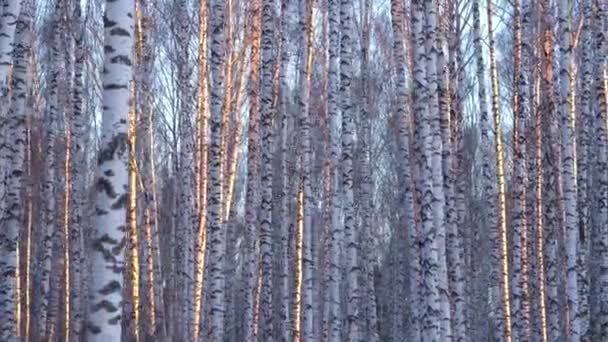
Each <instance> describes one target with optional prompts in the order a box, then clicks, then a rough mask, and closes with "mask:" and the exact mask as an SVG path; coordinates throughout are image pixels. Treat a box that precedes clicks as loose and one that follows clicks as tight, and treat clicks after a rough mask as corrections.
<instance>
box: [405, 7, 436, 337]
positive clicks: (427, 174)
mask: <svg viewBox="0 0 608 342" xmlns="http://www.w3.org/2000/svg"><path fill="white" fill-rule="evenodd" d="M412 10H413V18H412V24H413V26H414V27H413V30H412V31H413V38H414V45H415V50H414V96H415V102H414V112H415V116H416V120H417V122H416V124H417V125H419V127H420V128H419V129H420V139H421V141H422V144H421V150H422V151H421V153H420V158H421V164H420V165H421V170H420V175H419V177H420V179H421V184H420V185H421V190H422V193H421V198H420V216H421V226H422V234H421V261H420V264H421V272H422V275H423V276H422V286H423V293H421V295H422V298H424V299H425V300H426V303H425V305H424V306H423V307H424V310H423V311H422V313H421V324H422V327H421V337H422V339H423V340H429V341H439V340H441V334H442V330H441V302H440V294H439V273H440V272H441V270H440V266H439V251H438V246H437V244H438V241H437V230H436V226H435V222H434V220H433V219H434V212H433V197H434V196H433V178H432V169H433V164H432V155H431V154H432V150H433V135H432V133H431V123H432V117H431V115H430V111H429V108H430V103H429V100H430V99H431V98H430V93H429V91H428V88H427V81H428V78H427V72H428V70H427V69H426V68H425V66H426V61H427V54H426V51H425V43H426V32H425V30H424V29H423V28H424V27H426V23H425V7H424V3H423V2H422V1H416V2H414V3H412ZM402 143H403V142H402Z"/></svg>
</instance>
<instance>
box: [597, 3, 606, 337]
mask: <svg viewBox="0 0 608 342" xmlns="http://www.w3.org/2000/svg"><path fill="white" fill-rule="evenodd" d="M595 25H596V27H595V33H596V46H597V49H596V55H595V75H596V78H595V89H596V96H597V98H598V111H597V113H596V116H595V121H596V122H597V124H598V125H597V126H596V127H598V132H597V138H596V139H597V144H598V148H599V154H598V155H599V158H598V160H597V163H598V165H597V168H598V170H599V175H600V177H599V187H600V188H599V194H598V200H597V202H598V207H597V208H598V217H597V227H598V229H597V230H596V231H597V232H598V234H599V236H600V238H599V243H598V254H599V258H600V262H599V264H600V267H599V271H600V272H599V273H600V274H599V289H598V293H599V294H600V295H599V305H598V306H599V310H598V316H599V317H598V318H597V325H598V331H597V332H598V333H599V335H600V336H608V57H607V56H608V33H607V31H608V4H607V3H606V2H605V1H601V0H600V1H597V2H596V19H595Z"/></svg>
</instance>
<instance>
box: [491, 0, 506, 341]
mask: <svg viewBox="0 0 608 342" xmlns="http://www.w3.org/2000/svg"><path fill="white" fill-rule="evenodd" d="M486 10H487V18H488V35H489V45H490V46H489V48H490V75H491V80H492V114H493V117H494V141H495V142H494V145H495V149H496V151H495V153H496V183H497V190H498V192H497V195H498V197H497V198H498V202H497V203H498V207H497V208H496V214H494V213H492V214H490V215H497V216H498V217H497V219H496V221H495V222H496V223H497V224H496V225H494V224H492V226H490V227H491V229H492V234H491V238H492V240H493V241H494V246H493V248H492V259H493V261H494V264H493V265H492V267H493V271H492V277H491V279H492V282H493V284H494V286H498V291H496V292H495V295H496V298H494V300H495V303H496V304H494V305H495V306H494V308H493V311H494V315H495V322H496V328H497V330H498V333H499V334H500V335H499V336H501V337H500V340H504V341H505V342H510V341H511V336H512V333H511V309H510V307H511V303H510V294H509V288H510V287H509V259H508V254H507V253H508V250H509V249H508V246H507V243H508V241H507V209H506V194H505V187H506V184H505V160H504V158H505V153H504V145H503V142H502V127H501V125H502V121H501V115H500V109H499V91H500V89H499V84H498V67H497V64H496V51H495V49H494V44H495V41H494V39H495V38H494V27H493V20H492V16H493V10H492V0H487V2H486ZM494 189H496V188H494ZM492 223H494V222H492ZM498 297H500V298H498Z"/></svg>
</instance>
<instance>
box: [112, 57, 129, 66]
mask: <svg viewBox="0 0 608 342" xmlns="http://www.w3.org/2000/svg"><path fill="white" fill-rule="evenodd" d="M110 63H115V64H124V65H128V66H130V65H131V64H133V63H131V58H129V57H128V56H125V55H118V56H114V57H112V58H110Z"/></svg>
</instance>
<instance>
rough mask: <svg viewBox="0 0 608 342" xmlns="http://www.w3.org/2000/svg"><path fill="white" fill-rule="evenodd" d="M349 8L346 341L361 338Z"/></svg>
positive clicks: (343, 51) (344, 8)
mask: <svg viewBox="0 0 608 342" xmlns="http://www.w3.org/2000/svg"><path fill="white" fill-rule="evenodd" d="M352 15H353V8H352V4H351V2H350V1H347V0H342V1H340V31H341V36H340V98H341V110H342V163H341V166H342V188H343V199H342V204H343V206H344V236H345V238H346V241H345V242H346V250H345V256H346V283H347V285H346V286H347V288H346V311H347V327H346V328H347V331H348V334H347V336H348V340H349V341H359V340H360V339H361V330H362V328H361V325H360V324H361V322H360V321H361V317H360V316H359V313H360V311H361V307H360V301H361V289H360V286H359V274H360V267H359V258H360V257H359V254H360V250H359V235H360V231H361V230H360V228H359V225H358V224H357V222H356V218H355V203H354V191H353V183H354V179H353V153H354V152H355V149H354V144H355V139H354V137H355V118H354V113H353V103H352V99H351V96H352V93H351V92H352V90H351V88H352V86H351V82H352V77H353V70H352V60H353V56H352V50H353V48H352V46H353V41H352V39H353V38H354V37H353V28H352Z"/></svg>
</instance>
